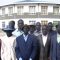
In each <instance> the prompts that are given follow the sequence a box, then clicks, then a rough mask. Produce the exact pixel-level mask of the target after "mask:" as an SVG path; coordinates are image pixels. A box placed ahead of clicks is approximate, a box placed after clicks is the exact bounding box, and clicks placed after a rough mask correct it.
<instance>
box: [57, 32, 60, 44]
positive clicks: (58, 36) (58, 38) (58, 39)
mask: <svg viewBox="0 0 60 60" xmlns="http://www.w3.org/2000/svg"><path fill="white" fill-rule="evenodd" d="M57 42H58V43H60V34H58V33H57Z"/></svg>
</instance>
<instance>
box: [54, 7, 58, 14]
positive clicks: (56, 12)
mask: <svg viewBox="0 0 60 60" xmlns="http://www.w3.org/2000/svg"><path fill="white" fill-rule="evenodd" d="M53 14H55V15H57V14H59V7H53Z"/></svg>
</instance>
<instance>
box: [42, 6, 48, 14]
mask: <svg viewBox="0 0 60 60" xmlns="http://www.w3.org/2000/svg"><path fill="white" fill-rule="evenodd" d="M47 9H48V6H41V14H43V15H47V14H48V12H47Z"/></svg>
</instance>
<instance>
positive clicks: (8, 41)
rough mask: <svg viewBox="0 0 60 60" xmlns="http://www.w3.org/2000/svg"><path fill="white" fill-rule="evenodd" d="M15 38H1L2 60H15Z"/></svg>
mask: <svg viewBox="0 0 60 60" xmlns="http://www.w3.org/2000/svg"><path fill="white" fill-rule="evenodd" d="M15 39H16V38H15V37H12V36H11V37H7V36H4V37H2V38H1V40H2V45H1V58H2V60H11V59H12V60H15V59H16V58H15V51H14V41H15Z"/></svg>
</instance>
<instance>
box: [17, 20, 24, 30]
mask: <svg viewBox="0 0 60 60" xmlns="http://www.w3.org/2000/svg"><path fill="white" fill-rule="evenodd" d="M23 25H24V23H23V21H22V20H21V21H19V22H18V28H19V29H22V28H23Z"/></svg>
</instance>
